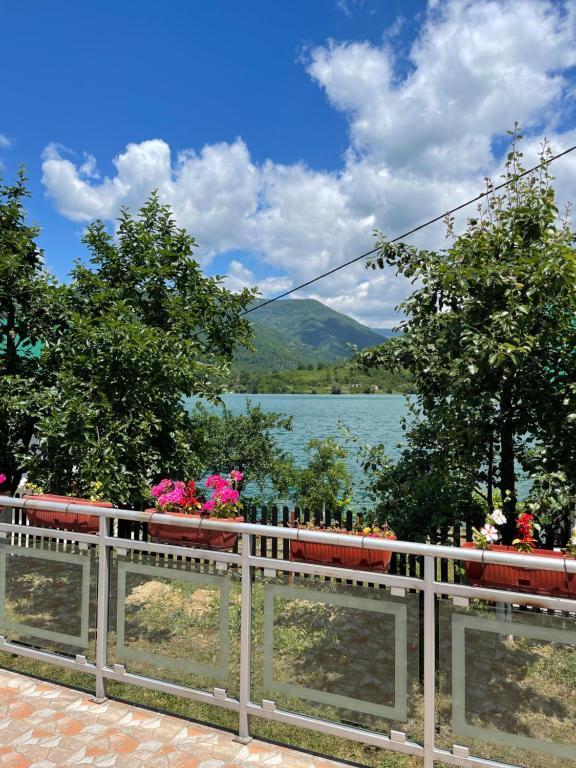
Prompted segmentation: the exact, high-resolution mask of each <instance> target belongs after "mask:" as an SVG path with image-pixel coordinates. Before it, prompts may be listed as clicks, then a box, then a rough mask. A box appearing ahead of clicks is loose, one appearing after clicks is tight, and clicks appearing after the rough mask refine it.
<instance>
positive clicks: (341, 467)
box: [293, 437, 352, 513]
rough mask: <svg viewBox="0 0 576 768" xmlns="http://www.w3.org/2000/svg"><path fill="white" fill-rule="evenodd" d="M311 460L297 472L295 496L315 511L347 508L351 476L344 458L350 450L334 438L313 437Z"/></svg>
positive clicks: (349, 498) (296, 499)
mask: <svg viewBox="0 0 576 768" xmlns="http://www.w3.org/2000/svg"><path fill="white" fill-rule="evenodd" d="M306 452H307V454H308V463H307V466H306V467H305V468H304V469H301V470H298V472H297V475H296V483H295V489H294V491H293V498H294V501H296V503H298V504H299V505H300V506H301V507H303V508H304V509H306V508H308V509H310V510H312V511H313V512H316V511H321V510H322V509H325V510H326V511H327V512H331V513H334V512H337V511H338V510H340V511H342V510H345V509H346V508H348V507H349V506H350V502H351V497H352V478H351V476H350V472H349V471H348V468H347V467H346V462H345V461H344V459H345V458H346V456H347V455H348V453H347V451H346V450H345V449H344V448H342V446H340V445H339V444H338V443H337V442H336V440H334V438H332V437H328V438H325V439H324V440H320V439H317V438H316V439H314V440H310V442H309V443H308V445H307V447H306Z"/></svg>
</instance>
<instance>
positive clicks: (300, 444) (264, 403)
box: [222, 394, 529, 504]
mask: <svg viewBox="0 0 576 768" xmlns="http://www.w3.org/2000/svg"><path fill="white" fill-rule="evenodd" d="M222 399H223V400H224V402H225V403H226V406H227V407H228V408H229V409H230V410H231V411H232V412H233V413H239V412H240V411H243V410H244V409H245V408H246V401H247V400H249V401H250V402H251V403H252V404H253V405H256V404H258V405H260V406H261V408H262V409H263V410H266V411H276V412H279V413H284V414H286V415H288V416H292V432H284V431H278V432H277V433H275V434H276V438H277V440H278V443H279V445H280V446H281V447H282V448H283V449H284V450H286V451H289V452H290V453H291V454H292V455H293V456H294V458H295V459H296V462H297V464H298V465H299V466H304V465H305V464H306V444H307V443H308V441H309V440H311V439H312V438H313V437H318V438H325V437H335V438H336V439H337V440H338V441H339V442H340V443H341V444H342V445H343V446H344V447H347V449H348V451H349V456H348V459H347V465H348V469H349V470H350V473H351V475H352V478H353V480H354V501H355V503H356V504H359V503H360V502H361V500H362V498H363V496H364V491H363V488H364V483H365V477H364V473H363V472H362V469H361V468H360V466H359V464H358V462H357V457H358V447H357V445H354V444H348V445H346V444H345V441H344V436H343V435H342V433H341V432H340V431H339V429H338V425H339V424H340V423H341V424H343V425H344V426H345V427H347V428H348V430H349V431H350V432H351V433H352V434H354V435H358V437H359V438H360V443H361V444H370V445H375V444H377V443H384V445H385V446H386V450H387V453H388V454H389V455H390V456H391V457H393V458H394V457H396V456H398V454H399V452H400V451H399V448H398V444H399V443H400V442H401V441H402V439H403V432H402V429H401V426H400V424H401V419H402V417H403V416H405V415H406V414H407V412H408V409H407V405H406V398H405V397H404V395H285V394H284V395H236V394H229V395H224V396H223V398H222ZM528 489H529V483H528V482H527V481H526V480H525V479H522V478H520V480H519V483H518V495H519V496H520V498H522V497H523V496H524V495H525V494H526V493H527V491H528Z"/></svg>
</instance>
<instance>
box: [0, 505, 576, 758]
mask: <svg viewBox="0 0 576 768" xmlns="http://www.w3.org/2000/svg"><path fill="white" fill-rule="evenodd" d="M2 507H7V508H15V509H18V508H31V509H43V510H46V509H48V510H53V511H55V512H66V511H70V512H74V513H82V514H89V515H94V516H97V517H98V518H99V532H98V534H94V535H92V534H82V533H76V532H71V531H63V530H57V531H54V533H52V532H51V531H50V532H48V531H47V530H46V529H45V528H35V527H31V526H29V525H21V524H17V523H15V522H0V551H1V548H2V546H7V544H8V542H9V541H10V540H12V541H16V540H19V541H20V540H21V539H22V537H26V539H27V540H28V538H27V537H43V538H57V539H59V540H63V541H66V542H71V543H77V544H79V545H80V546H82V547H86V545H95V547H96V549H95V552H97V558H98V580H97V615H96V649H95V659H94V661H93V662H92V661H89V660H87V659H86V657H85V656H83V655H78V656H76V658H73V657H71V656H67V655H64V654H61V653H53V652H49V651H45V650H40V649H38V648H36V647H31V646H27V645H24V644H21V643H18V642H14V641H10V639H8V638H6V637H5V636H1V635H0V651H1V650H4V651H7V652H10V653H13V654H17V655H21V656H25V657H29V658H33V659H37V660H39V661H43V662H48V663H51V664H56V665H60V666H64V667H67V668H70V669H75V670H77V671H81V672H86V673H89V674H92V675H94V677H95V683H96V698H97V699H98V700H103V699H104V698H105V696H106V680H115V681H118V682H121V683H129V684H132V685H137V686H141V687H145V688H149V689H153V690H156V691H160V692H164V693H169V694H174V695H177V696H182V697H185V698H188V699H192V700H195V701H199V702H203V703H209V704H213V705H217V706H221V707H225V708H228V709H230V710H234V711H235V712H237V713H238V715H239V737H238V738H239V739H240V740H249V738H250V735H249V717H250V716H256V717H261V718H266V719H269V720H275V721H278V722H282V723H286V724H289V725H293V726H298V727H303V728H308V729H313V730H317V731H320V732H322V733H324V734H329V735H333V736H338V737H343V738H346V739H353V740H355V741H358V742H361V743H364V744H367V745H371V746H376V747H380V748H383V749H387V750H392V751H395V752H399V753H404V754H409V755H414V756H417V757H420V758H422V759H423V764H424V768H433V766H434V762H435V761H439V762H443V763H446V764H449V765H456V766H462V767H465V766H469V767H472V766H477V767H478V768H489V767H491V768H494V766H510V765H514V764H513V763H507V762H495V761H494V760H491V759H488V758H483V757H481V756H475V755H471V754H470V751H469V749H468V748H466V747H463V746H459V745H457V744H455V745H453V747H452V749H451V750H450V749H445V748H440V747H439V746H438V745H437V743H436V741H437V739H436V723H437V715H438V713H437V702H436V695H437V681H436V656H437V650H438V648H437V640H436V623H437V618H438V599H437V598H438V597H439V596H445V597H448V596H450V597H452V600H453V601H454V604H455V605H456V604H458V605H466V604H467V602H468V601H469V600H470V599H479V600H484V601H490V602H494V603H496V604H504V605H506V604H507V605H510V604H513V605H520V606H521V605H530V606H537V607H538V608H541V609H544V610H546V611H548V612H564V615H566V614H570V617H569V621H570V622H574V633H573V635H572V634H570V633H568V635H567V637H568V641H569V644H570V647H572V645H573V646H575V647H576V618H574V614H576V599H575V600H572V599H564V598H557V597H551V596H543V595H531V594H526V593H524V592H509V591H502V590H498V589H492V588H485V587H472V586H467V585H463V584H451V583H445V582H442V581H438V580H437V562H438V561H439V560H440V559H448V560H452V561H468V562H482V563H485V564H491V563H493V564H499V565H513V566H515V567H521V568H531V569H534V568H538V569H542V570H550V571H562V572H565V573H566V575H567V576H568V575H569V574H576V560H566V559H564V558H557V559H556V558H546V557H538V556H535V555H521V554H514V553H503V552H492V551H486V552H482V551H478V550H474V549H459V548H457V547H447V546H433V545H427V544H418V543H413V542H403V541H396V540H390V539H377V538H371V537H358V536H353V537H352V536H350V537H348V536H342V535H339V534H333V533H329V532H324V531H314V530H306V529H295V528H282V527H275V526H270V525H265V526H264V525H258V524H251V523H234V522H228V521H217V522H215V521H213V520H210V519H203V520H199V519H198V518H192V517H190V518H181V517H175V516H172V515H168V514H157V513H155V514H149V513H144V512H133V511H128V510H119V509H104V508H97V507H92V506H90V505H78V504H74V505H67V504H62V503H57V502H47V501H34V500H26V501H24V500H22V499H15V498H11V497H4V496H0V509H1V508H2ZM13 519H14V518H13ZM113 519H119V520H127V521H133V522H144V523H150V522H159V523H162V524H164V525H166V524H169V525H173V526H177V527H189V528H190V527H191V528H205V529H208V530H218V531H223V530H225V531H231V532H234V533H237V534H238V535H239V537H240V541H241V547H240V549H239V553H233V552H217V551H212V550H208V549H197V548H194V549H191V548H190V547H189V546H178V545H172V544H160V543H153V542H144V541H135V540H132V539H125V538H117V537H114V536H112V535H111V534H110V521H111V520H113ZM258 536H265V537H267V538H278V539H288V540H298V541H304V542H309V543H311V544H314V543H322V544H332V545H336V546H340V547H358V546H360V547H362V548H365V549H367V550H368V549H369V550H385V551H390V552H397V553H402V554H409V555H418V556H422V557H423V559H424V573H423V577H422V578H418V577H415V576H402V575H392V574H388V573H374V572H370V573H367V572H366V571H361V570H355V569H352V568H343V567H340V566H328V565H317V564H313V563H301V562H291V561H287V560H282V559H278V558H271V557H261V556H260V557H259V556H256V555H253V554H252V552H253V551H255V548H253V541H254V538H255V537H258ZM9 537H11V539H10V538H9ZM18 537H20V538H18ZM113 551H116V553H124V552H128V551H132V552H134V551H136V552H147V553H150V554H159V555H172V556H176V557H186V558H191V557H192V558H196V559H202V560H206V561H209V562H211V563H215V567H216V568H220V569H226V568H228V567H234V568H236V569H237V571H238V572H239V573H240V574H241V576H240V578H241V618H240V660H239V688H238V690H239V695H238V697H237V698H236V697H233V696H230V695H229V694H228V693H227V692H226V690H223V689H219V688H214V690H213V691H212V692H210V691H208V690H201V689H197V688H191V687H187V686H184V685H179V684H177V683H174V682H168V681H165V680H158V679H155V678H153V677H148V676H145V675H140V674H135V673H132V672H129V671H127V670H126V668H125V667H124V666H123V665H119V664H113V665H110V664H109V663H108V617H109V599H110V574H111V571H110V554H111V552H113ZM256 571H262V572H263V573H264V575H265V576H273V575H275V574H277V573H288V574H300V575H301V574H304V575H311V576H313V575H315V576H319V577H330V578H331V579H338V580H341V581H346V580H350V581H351V582H363V583H369V584H370V585H375V587H377V588H380V587H382V586H385V587H389V588H390V590H391V594H392V595H396V596H399V595H402V594H404V593H405V591H406V590H416V591H418V592H419V593H420V594H422V595H423V632H422V636H423V702H424V706H423V739H422V743H419V742H418V741H415V740H410V739H409V738H407V736H406V734H405V733H404V732H402V731H399V730H391V732H390V735H389V736H387V735H385V734H384V733H380V732H377V731H373V730H369V729H366V728H362V727H355V726H353V725H348V724H345V723H342V722H335V721H332V720H328V719H322V718H317V717H311V716H309V715H306V714H300V713H297V712H293V711H288V710H284V709H280V708H277V707H276V704H275V702H274V701H271V700H263V701H262V702H261V703H256V702H255V701H253V700H252V695H251V691H252V671H251V655H252V598H253V590H254V583H253V576H254V573H255V572H256ZM3 585H4V586H3ZM4 588H5V574H2V573H0V591H1V590H2V589H4ZM381 594H382V592H381V591H379V592H378V595H381ZM2 600H3V595H2V594H0V601H2ZM0 605H1V606H3V602H1V603H0ZM3 619H4V617H3V616H2V615H0V622H3ZM4 626H6V624H5V623H4ZM1 627H2V624H1V623H0V629H1ZM8 629H9V627H8ZM512 744H514V742H512ZM539 744H540V743H539ZM540 746H542V745H541V744H540ZM556 747H557V749H556ZM528 748H531V744H530V743H528ZM555 749H556V752H555V753H554V754H558V755H560V756H561V757H562V756H563V755H564V754H566V756H567V757H569V756H570V755H572V756H573V757H575V763H574V764H575V765H576V743H575V744H574V751H573V752H571V750H572V747H571V746H570V745H568V746H565V745H559V746H558V745H556V746H555Z"/></svg>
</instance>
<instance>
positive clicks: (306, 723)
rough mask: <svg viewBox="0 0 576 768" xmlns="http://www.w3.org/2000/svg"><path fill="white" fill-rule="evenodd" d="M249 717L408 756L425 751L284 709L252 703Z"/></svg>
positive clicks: (419, 755) (415, 745)
mask: <svg viewBox="0 0 576 768" xmlns="http://www.w3.org/2000/svg"><path fill="white" fill-rule="evenodd" d="M247 709H248V714H249V715H256V717H262V718H265V719H267V720H276V721H277V722H280V723H286V724H288V725H296V726H300V727H302V728H309V729H310V730H313V731H318V732H319V733H325V734H327V735H328V736H338V737H340V738H342V739H349V740H352V741H359V742H361V743H362V744H368V745H370V746H372V747H380V748H381V749H388V750H393V751H394V752H403V753H404V754H407V755H416V756H417V757H422V756H423V755H424V749H423V747H422V746H421V745H420V744H416V742H413V741H404V742H403V741H392V739H391V738H390V737H389V736H384V734H381V733H376V732H374V731H366V730H364V729H363V728H353V727H352V726H350V725H341V724H340V723H333V722H331V721H330V720H321V719H320V718H316V717H307V716H306V715H297V714H295V713H293V712H286V711H285V710H283V709H264V707H261V706H260V705H259V704H254V703H252V702H251V703H250V704H248V706H247Z"/></svg>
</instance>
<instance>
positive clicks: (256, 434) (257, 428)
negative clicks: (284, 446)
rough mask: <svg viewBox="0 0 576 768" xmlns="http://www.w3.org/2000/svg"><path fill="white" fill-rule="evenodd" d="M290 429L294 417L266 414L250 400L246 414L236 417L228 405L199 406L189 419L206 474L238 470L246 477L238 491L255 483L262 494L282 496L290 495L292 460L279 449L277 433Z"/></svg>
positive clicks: (195, 444)
mask: <svg viewBox="0 0 576 768" xmlns="http://www.w3.org/2000/svg"><path fill="white" fill-rule="evenodd" d="M291 429H292V417H290V416H284V415H283V414H281V413H275V412H271V411H264V410H262V408H261V407H260V406H259V405H254V406H253V405H252V404H251V402H250V401H249V400H248V401H247V403H246V409H245V411H244V413H238V414H234V413H232V412H231V411H230V410H229V409H228V408H226V406H222V407H221V409H220V410H219V411H215V410H209V409H208V408H206V406H204V405H203V404H201V403H197V404H196V406H195V408H194V410H193V411H192V413H191V416H190V437H191V441H192V445H193V448H194V451H195V453H196V455H197V456H198V457H199V458H200V460H201V462H202V467H203V471H204V472H206V471H208V472H212V473H214V472H218V473H227V472H229V471H230V470H231V469H238V470H240V471H241V472H242V474H243V475H244V478H243V480H242V481H241V483H240V484H239V486H238V489H239V490H240V491H243V490H244V489H245V488H246V485H247V484H254V485H255V486H256V487H257V488H258V489H259V491H260V495H262V494H264V493H265V492H266V491H268V492H270V491H271V490H272V491H273V492H274V493H275V494H277V495H278V496H280V497H282V496H286V495H288V493H289V490H290V487H291V485H292V483H293V473H294V465H293V460H292V456H291V455H290V454H288V453H287V452H286V451H283V450H281V449H280V448H279V446H278V443H277V440H276V438H275V436H274V432H278V431H279V430H284V431H290V430H291Z"/></svg>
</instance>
